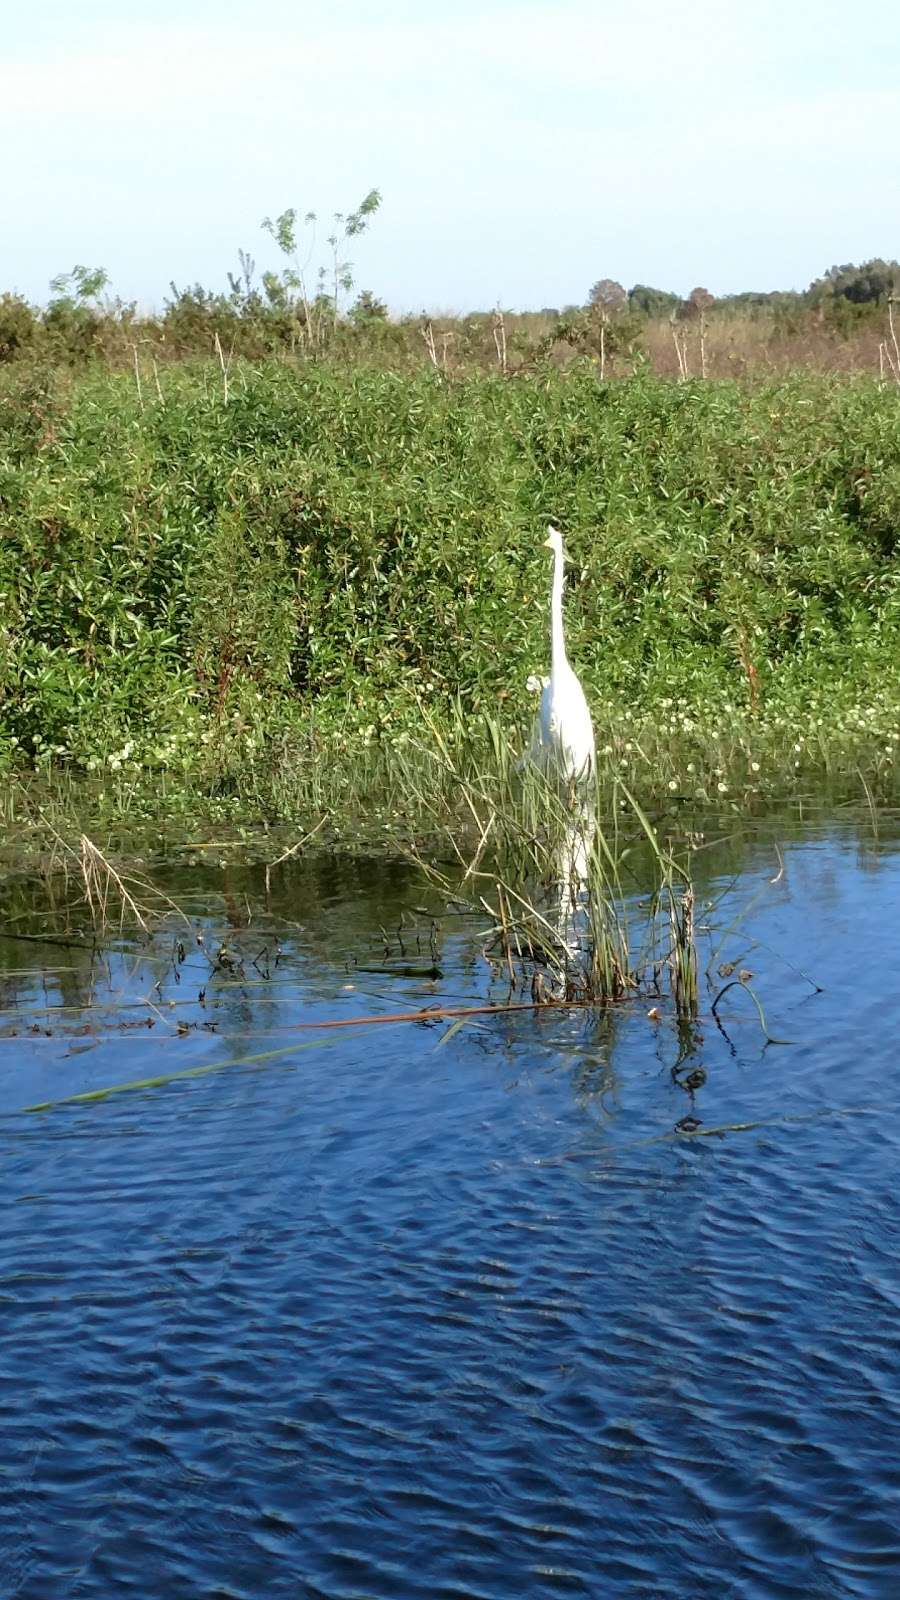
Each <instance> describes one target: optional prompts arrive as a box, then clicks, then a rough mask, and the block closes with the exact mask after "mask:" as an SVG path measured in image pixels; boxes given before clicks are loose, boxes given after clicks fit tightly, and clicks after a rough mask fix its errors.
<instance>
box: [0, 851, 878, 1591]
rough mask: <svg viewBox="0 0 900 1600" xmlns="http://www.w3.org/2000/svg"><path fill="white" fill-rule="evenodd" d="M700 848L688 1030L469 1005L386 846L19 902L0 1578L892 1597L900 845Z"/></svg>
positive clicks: (489, 968)
mask: <svg viewBox="0 0 900 1600" xmlns="http://www.w3.org/2000/svg"><path fill="white" fill-rule="evenodd" d="M701 843H705V844H706V845H708V847H704V848H700V849H699V850H698V851H697V853H696V854H695V857H694V873H693V875H694V892H695V897H696V902H695V903H696V920H697V930H698V938H699V942H700V951H701V963H700V981H701V989H702V1002H701V1006H700V1015H699V1017H698V1018H697V1019H696V1020H693V1021H691V1020H685V1019H684V1018H678V1017H677V1016H676V1015H675V1014H674V1012H673V1011H672V1010H671V1008H669V1007H667V1006H666V1005H665V1004H660V1005H658V1006H652V1005H648V1004H647V1001H646V998H643V999H641V1000H640V1001H637V1002H629V1003H626V1004H622V1005H620V1006H611V1007H608V1008H605V1009H584V1008H582V1009H578V1008H565V1007H556V1006H548V1007H544V1008H542V1009H540V1010H537V1011H532V1010H528V1009H525V1010H513V1009H509V1010H499V1011H489V1012H484V1011H479V1012H476V1011H475V1010H474V1008H476V1007H484V1006H487V1005H491V1004H492V1003H498V1004H499V1003H500V1002H502V1001H503V999H504V995H505V993H506V988H508V979H507V976H506V974H505V972H504V969H503V964H502V963H492V962H489V961H485V959H484V956H483V954H482V941H481V938H480V934H481V932H482V929H481V928H480V927H479V924H478V921H477V919H471V918H469V917H467V916H463V915H453V914H448V913H447V909H446V904H445V903H444V902H443V901H442V900H440V899H439V897H437V896H436V895H435V894H434V893H433V891H432V890H430V889H429V888H427V887H425V888H423V885H422V881H421V879H420V878H419V876H418V875H417V874H416V872H415V871H414V870H413V869H412V868H410V867H409V866H407V865H405V864H402V863H396V862H390V861H384V860H374V859H366V858H363V857H359V856H356V857H349V856H341V855H338V854H334V853H320V854H318V855H310V856H307V857H305V858H303V859H295V860H291V861H287V862H285V863H283V865H282V866H281V867H279V868H278V869H270V871H269V872H268V874H267V872H266V868H265V864H264V862H263V861H262V860H260V861H259V862H256V863H254V862H252V861H250V860H248V859H247V856H248V852H247V851H246V850H243V849H239V848H232V847H231V845H230V844H229V842H228V841H227V840H225V841H221V842H217V843H216V845H215V846H214V848H213V849H210V850H200V849H199V848H196V847H195V848H192V850H191V851H190V852H185V851H181V850H177V849H175V848H172V849H170V850H169V851H167V852H162V853H160V854H158V855H157V858H156V859H154V860H153V861H152V862H151V863H150V866H149V870H151V871H152V875H153V878H154V882H156V883H158V885H159V887H160V888H161V889H163V890H164V891H165V893H166V894H168V895H169V896H170V897H171V898H172V900H173V901H175V902H176V903H177V904H178V905H179V906H180V907H181V908H183V911H184V913H185V917H184V918H182V919H179V918H176V917H174V916H173V917H172V918H171V919H167V920H166V921H165V922H164V923H163V924H162V925H161V926H160V927H159V928H158V929H157V930H156V931H155V932H154V934H153V936H152V937H150V938H143V937H140V938H138V937H134V936H132V935H128V936H122V937H114V938H105V939H104V940H102V941H101V940H99V939H97V938H95V937H94V935H93V932H92V931H91V929H90V928H89V927H88V926H87V919H86V917H85V912H84V906H83V904H81V903H80V901H79V897H78V893H77V888H76V886H75V885H74V884H70V885H69V887H68V888H67V889H66V888H64V887H63V886H61V885H59V884H58V883H57V884H54V886H53V889H52V892H53V894H54V895H55V896H56V900H55V903H54V904H53V905H52V906H51V905H50V904H49V903H48V887H47V884H45V883H42V882H40V881H37V880H36V879H35V878H34V877H32V876H28V875H25V874H17V873H16V872H10V873H9V874H8V875H7V878H6V881H5V883H4V885H3V890H2V900H0V1007H2V1010H0V1105H2V1111H3V1114H2V1115H0V1163H2V1164H0V1189H2V1199H3V1201H4V1204H3V1207H2V1216H3V1219H4V1221H3V1223H2V1225H0V1226H2V1247H3V1248H2V1258H0V1259H2V1262H3V1267H2V1274H0V1294H2V1295H3V1297H4V1317H3V1321H2V1325H0V1374H2V1376H3V1377H4V1379H5V1380H6V1382H5V1383H4V1385H3V1398H2V1400H0V1409H2V1414H3V1425H4V1438H5V1467H6V1471H5V1479H4V1487H2V1489H0V1571H2V1572H3V1574H4V1593H9V1594H10V1595H22V1596H27V1595H35V1596H39V1595H44V1594H46V1595H48V1596H49V1595H54V1596H56V1595H66V1594H72V1595H76V1594H77V1595H79V1596H87V1597H95V1596H96V1597H98V1600H99V1597H104V1600H105V1597H106V1596H108V1595H110V1594H112V1593H117V1592H123V1591H124V1590H125V1589H127V1588H129V1587H130V1588H132V1589H134V1587H135V1585H136V1584H137V1585H138V1588H139V1589H140V1591H141V1592H143V1593H148V1594H150V1593H152V1594H153V1595H155V1596H168V1595H172V1596H178V1597H179V1600H181V1597H182V1596H191V1595H198V1596H199V1595H204V1596H205V1595H212V1594H219V1595H222V1596H225V1595H229V1596H233V1597H234V1596H247V1597H250V1596H253V1597H254V1600H255V1597H258V1596H259V1595H261V1594H265V1595H266V1596H267V1597H269V1596H280V1595H285V1596H287V1595H291V1596H295V1595H296V1594H297V1593H298V1592H299V1593H303V1594H308V1595H310V1596H328V1597H329V1600H331V1597H340V1596H347V1597H354V1600H359V1597H362V1596H375V1595H378V1596H381V1595H384V1596H390V1597H392V1600H399V1597H400V1596H406V1595H409V1596H419V1595H421V1596H423V1597H424V1596H426V1595H427V1596H428V1597H429V1600H430V1597H433V1596H447V1597H450V1596H456V1597H463V1596H484V1597H490V1600H505V1597H506V1596H509V1597H510V1600H511V1597H512V1596H516V1597H520V1596H522V1595H535V1596H538V1595H540V1596H543V1595H545V1594H554V1593H557V1592H560V1593H570V1594H583V1595H586V1596H592V1597H596V1596H598V1595H603V1596H606V1595H614V1596H617V1595H623V1596H636V1597H646V1600H651V1597H652V1600H657V1597H658V1596H659V1595H662V1594H665V1595H666V1596H667V1597H671V1600H697V1597H701V1600H706V1597H708V1600H714V1597H715V1600H721V1597H722V1596H724V1595H728V1596H735V1597H744V1596H746V1597H748V1600H750V1597H756V1596H766V1597H768V1596H770V1595H771V1596H780V1595H784V1596H789V1595H790V1596H794V1595H798V1594H802V1595H804V1596H806V1595H809V1596H815V1595H822V1596H826V1595H828V1596H831V1595H841V1596H857V1595H858V1596H882V1595H887V1594H889V1593H892V1592H893V1588H894V1586H895V1579H896V1575H897V1573H898V1572H900V1535H898V1531H897V1523H896V1517H895V1514H894V1513H895V1506H896V1498H897V1493H898V1489H900V1474H898V1468H897V1465H896V1463H897V1459H898V1455H900V1448H898V1447H900V1358H898V1356H897V1347H896V1338H895V1332H894V1330H895V1327H896V1318H897V1313H898V1310H900V1269H898V1265H897V1249H896V1242H897V1238H898V1237H900V1200H898V1186H897V1182H896V1173H897V1165H898V1157H900V1124H898V1110H900V1086H898V1084H897V1082H896V1065H895V1050H894V1046H893V1035H894V1033H895V1031H896V1026H895V1025H896V1017H895V1015H894V1012H895V1011H896V1000H895V985H894V978H893V965H892V963H893V951H892V949H891V948H890V946H889V943H888V940H889V932H890V929H891V928H892V927H893V926H894V925H895V924H896V920H897V917H898V913H900V850H898V848H897V844H898V838H897V833H896V830H894V829H893V828H892V827H891V825H889V824H888V823H884V824H882V825H880V827H879V831H878V834H877V836H873V833H872V830H871V828H869V829H865V828H862V829H857V828H851V827H843V826H837V825H835V826H832V827H829V828H820V829H815V830H808V829H803V828H800V827H796V828H793V829H791V828H789V827H788V826H787V825H785V824H784V823H783V822H779V823H777V824H773V825H772V827H771V828H769V829H766V828H759V827H757V828H755V829H753V830H751V829H746V828H743V827H741V826H740V825H737V824H735V825H734V826H733V827H732V829H731V832H730V833H727V834H726V832H725V831H724V830H720V832H719V835H718V836H717V838H716V841H715V842H713V839H712V830H711V829H710V838H709V840H708V841H705V842H704V841H701ZM641 893H642V889H641V885H640V883H637V884H636V885H635V887H634V894H635V896H636V898H639V897H640V895H641ZM573 899H574V900H575V901H576V902H577V895H576V896H574V897H573V896H571V895H570V896H569V900H568V902H567V904H568V905H571V904H572V903H573ZM563 909H565V908H563ZM742 974H744V975H747V974H750V975H751V976H749V977H747V976H744V977H742ZM729 983H732V984H733V987H731V988H729V989H727V991H726V992H724V993H722V991H723V989H725V986H726V985H727V984H729ZM750 988H752V990H753V992H754V993H755V994H757V995H758V996H759V997H760V998H761V1000H762V1003H763V1004H764V1007H765V1016H766V1021H767V1030H768V1032H769V1033H770V1034H775V1035H776V1036H778V1037H781V1036H783V1037H785V1038H790V1039H791V1040H792V1041H794V1042H793V1043H792V1044H790V1045H785V1046H775V1045H770V1044H767V1038H766V1031H764V1030H763V1028H762V1027H761V1026H760V1020H759V1017H758V1015H757V1013H756V1010H755V1008H754V1004H753V1001H752V997H751V995H750V993H749V989H750ZM717 995H721V999H720V1002H719V1004H718V1007H717V1013H716V1016H715V1017H714V1016H713V1015H711V1010H710V1008H711V1004H712V1001H713V999H714V998H715V997H716V996H717ZM429 1008H432V1009H441V1010H452V1011H455V1012H457V1013H458V1012H460V1011H461V1010H463V1009H464V1008H472V1009H471V1011H470V1014H466V1015H459V1014H456V1015H453V1016H451V1017H446V1016H442V1017H436V1016H433V1015H432V1016H427V1015H420V1016H419V1018H418V1020H417V1021H414V1022H408V1021H402V1022H401V1021H396V1020H394V1021H392V1020H382V1021H377V1022H375V1021H368V1020H364V1019H371V1018H382V1019H390V1018H393V1017H396V1016H397V1015H398V1014H403V1015H406V1014H409V1013H411V1012H412V1013H423V1012H425V1011H426V1010H427V1009H429ZM654 1012H655V1015H654V1014H653V1013H654ZM648 1013H650V1014H648ZM321 1022H329V1023H334V1022H340V1023H342V1024H343V1023H347V1024H349V1026H347V1027H338V1028H322V1029H317V1028H315V1027H310V1028H306V1027H298V1024H310V1023H321ZM123 1085H130V1086H131V1087H129V1088H127V1089H125V1090H124V1091H122V1092H117V1093H111V1092H109V1091H111V1090H114V1089H117V1090H121V1089H122V1086H123ZM76 1096H97V1097H96V1098H81V1099H77V1098H73V1097H76ZM36 1104H42V1105H44V1106H45V1107H49V1108H48V1109H45V1110H42V1111H40V1112H38V1113H34V1114H31V1115H28V1116H23V1115H22V1114H21V1112H22V1110H23V1108H25V1107H28V1106H34V1105H36ZM298 1584H299V1585H300V1587H299V1588H298Z"/></svg>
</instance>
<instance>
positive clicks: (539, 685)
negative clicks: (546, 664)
mask: <svg viewBox="0 0 900 1600" xmlns="http://www.w3.org/2000/svg"><path fill="white" fill-rule="evenodd" d="M549 682H550V679H549V678H542V677H539V676H538V674H537V673H536V672H532V673H530V674H529V677H528V679H527V681H526V684H525V687H526V689H527V690H528V693H529V694H540V693H541V690H542V689H546V687H547V684H548V683H549Z"/></svg>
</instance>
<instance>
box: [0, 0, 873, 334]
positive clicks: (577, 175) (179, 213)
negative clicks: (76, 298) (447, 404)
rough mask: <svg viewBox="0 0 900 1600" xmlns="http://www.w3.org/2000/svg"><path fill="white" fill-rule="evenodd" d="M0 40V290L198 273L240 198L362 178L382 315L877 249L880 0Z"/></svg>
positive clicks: (362, 256) (171, 27) (443, 9)
mask: <svg viewBox="0 0 900 1600" xmlns="http://www.w3.org/2000/svg"><path fill="white" fill-rule="evenodd" d="M3 46H4V49H3V59H2V61H0V143H2V146H3V149H4V160H3V178H2V183H0V201H2V218H3V242H4V248H3V252H2V262H3V271H2V284H0V287H2V288H7V287H9V288H13V287H14V288H17V289H18V290H19V291H20V292H23V293H25V294H27V295H29V296H31V297H33V298H35V299H39V300H43V299H46V297H47V285H48V281H49V279H50V278H51V277H52V276H53V275H54V274H55V273H56V272H59V271H63V270H67V269H69V268H71V266H72V265H73V264H74V263H75V262H83V263H85V264H87V265H103V266H105V267H106V268H107V269H108V270H109V272H110V273H111V276H112V279H113V287H114V289H115V290H116V291H117V292H118V293H120V294H121V295H122V296H123V297H125V298H136V299H138V300H139V302H140V303H141V304H142V305H153V304H156V305H158V304H160V303H161V302H162V299H163V296H164V294H165V293H166V290H167V286H168V283H169V279H170V278H174V279H175V280H176V282H178V283H179V284H184V283H187V282H193V281H194V280H199V281H201V282H203V283H204V284H207V285H211V286H216V287H219V286H224V284H225V274H226V269H227V268H228V267H235V266H236V257H237V250H238V247H239V246H244V247H245V248H248V249H250V250H251V252H252V253H253V255H254V256H255V257H256V259H257V261H258V263H259V264H260V266H269V265H274V263H275V259H276V251H275V247H274V245H273V244H272V242H271V241H270V240H267V239H266V238H265V237H264V236H263V235H262V234H261V233H260V228H259V223H260V219H261V218H262V217H263V216H264V215H265V214H266V213H275V212H277V211H280V210H283V209H284V207H286V206H289V205H295V206H297V207H298V209H300V210H301V211H306V210H316V211H319V212H320V213H321V214H327V213H329V212H331V211H333V210H336V209H339V210H349V209H351V208H352V207H353V206H354V205H355V204H356V203H357V202H358V201H359V200H360V199H361V198H362V196H363V195H364V194H365V192H366V191H367V190H368V189H369V188H371V187H372V186H377V187H378V188H380V189H381V191H382V195H383V207H382V210H381V212H380V213H379V215H378V216H377V217H376V218H375V221H374V223H373V226H372V229H371V232H370V233H369V234H368V235H366V236H365V237H364V238H362V239H359V240H356V241H354V250H353V256H354V260H355V273H356V280H357V284H358V285H359V286H365V287H369V288H371V289H373V290H374V291H375V292H376V293H377V294H379V295H381V296H383V297H384V298H385V299H386V300H387V301H388V302H389V303H390V305H391V306H392V308H394V309H396V310H419V309H421V308H422V307H428V308H429V309H435V310H439V309H446V310H464V309H468V308H471V307H475V306H490V305H493V304H494V303H496V302H497V301H498V300H499V301H501V302H502V303H503V304H504V305H505V306H513V307H526V306H541V305H562V304H564V303H566V302H569V301H581V300H584V298H585V297H586V295H587V292H588V289H589V287H590V285H591V283H592V282H594V280H595V279H596V278H598V277H607V276H608V277H613V278H618V279H620V280H621V281H622V282H623V283H625V284H626V285H630V284H632V283H634V282H643V283H651V284H655V285H658V286H660V287H665V288H670V287H671V288H674V289H677V290H680V291H681V292H683V293H684V292H687V291H688V290H690V289H691V288H692V287H693V286H694V285H695V284H698V283H702V284H704V285H706V286H707V287H708V288H710V289H712V290H713V292H714V293H727V292H729V291H733V290H737V289H741V288H776V287H791V286H794V287H804V286H805V285H806V284H807V283H808V282H809V281H810V279H811V278H813V277H816V276H818V274H819V273H820V272H821V271H823V270H824V269H825V268H826V267H828V266H829V265H831V263H832V262H836V261H850V260H862V259H864V258H866V257H869V256H872V255H885V256H900V208H898V203H897V202H898V189H900V185H898V179H900V7H898V5H897V0H859V3H858V4H856V5H855V6H852V5H848V4H847V0H815V3H810V4H805V3H802V0H738V3H735V0H721V3H713V0H683V3H682V4H674V3H670V0H620V3H618V4H611V3H610V0H538V3H535V4H513V3H511V0H485V3H483V4H481V5H476V4H473V3H472V0H453V3H452V4H451V5H445V6H436V5H432V4H429V3H428V0H420V3H418V4H413V3H411V0H377V3H373V4H368V3H366V0H331V3H330V4H324V3H318V0H316V3H313V0H307V3H303V0H297V3H294V4H290V3H288V0H266V3H262V4H260V5H258V6H257V5H252V6H251V5H249V4H245V3H235V0H217V3H214V0H179V3H176V0H152V3H151V0H132V3H130V4H129V3H127V0H126V3H125V4H123V3H122V0H82V4H80V5H79V6H73V5H72V3H71V0H34V3H32V4H31V5H30V6H17V7H16V8H15V11H13V10H12V8H10V10H9V11H8V12H7V14H6V16H5V18H4V28H3Z"/></svg>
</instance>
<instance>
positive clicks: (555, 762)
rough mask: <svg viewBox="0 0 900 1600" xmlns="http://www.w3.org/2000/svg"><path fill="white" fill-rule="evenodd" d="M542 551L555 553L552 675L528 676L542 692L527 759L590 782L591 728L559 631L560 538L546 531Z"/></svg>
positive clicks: (549, 771) (550, 770)
mask: <svg viewBox="0 0 900 1600" xmlns="http://www.w3.org/2000/svg"><path fill="white" fill-rule="evenodd" d="M544 543H545V545H546V547H547V548H548V549H550V550H552V551H553V583H552V586H551V590H550V676H549V678H540V679H536V678H534V677H531V678H529V680H528V685H529V688H533V689H538V688H540V690H541V703H540V708H539V710H538V714H537V717H536V718H535V724H534V731H533V733H532V736H531V745H530V748H529V750H528V756H527V759H528V760H529V761H532V762H533V763H534V764H535V765H536V766H539V767H540V768H541V770H542V771H544V772H546V773H547V774H548V775H550V774H553V775H555V776H559V777H562V778H564V779H566V780H567V781H573V780H579V779H587V778H590V777H591V776H592V774H593V771H594V765H595V759H596V757H595V752H594V729H593V725H592V723H591V713H590V711H589V710H588V704H587V701H586V699H585V697H584V690H583V689H582V687H581V684H580V683H579V681H578V676H577V674H576V673H575V672H574V671H573V669H572V667H571V665H570V663H569V658H568V656H567V655H566V642H565V635H564V632H563V614H562V596H563V561H564V556H563V546H562V534H561V533H560V532H559V529H558V528H554V527H553V526H552V525H551V526H550V527H549V528H548V529H547V538H546V540H545V541H544Z"/></svg>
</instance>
